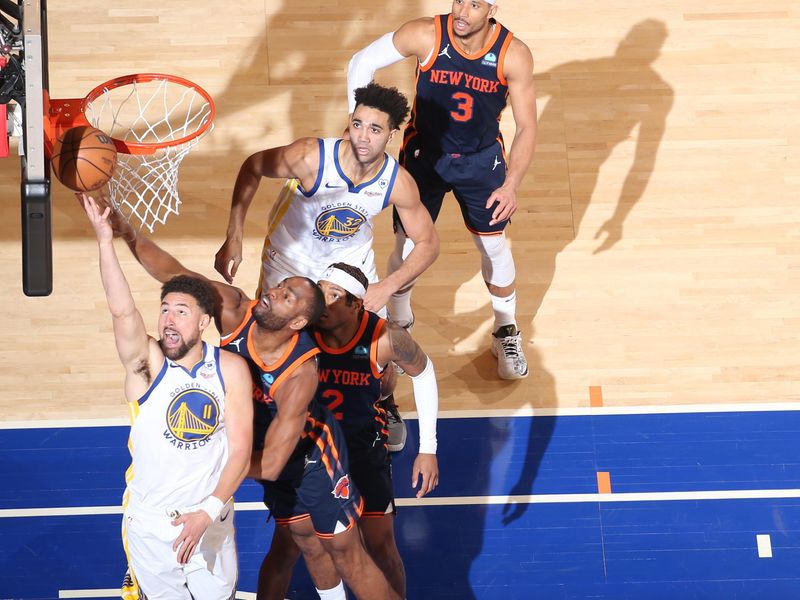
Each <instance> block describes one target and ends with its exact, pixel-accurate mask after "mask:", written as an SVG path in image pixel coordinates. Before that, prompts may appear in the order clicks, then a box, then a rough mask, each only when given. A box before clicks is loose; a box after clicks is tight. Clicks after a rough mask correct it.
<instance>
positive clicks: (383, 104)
mask: <svg viewBox="0 0 800 600" xmlns="http://www.w3.org/2000/svg"><path fill="white" fill-rule="evenodd" d="M355 97H356V106H359V105H363V106H369V107H370V108H376V109H378V110H379V111H381V112H385V113H386V114H387V115H389V126H390V127H391V128H392V129H400V125H401V124H402V123H403V121H405V120H406V117H407V116H408V112H409V110H410V109H409V107H408V99H407V98H406V97H405V96H404V95H403V94H402V93H401V92H400V90H398V89H397V88H396V87H384V86H382V85H380V84H378V83H375V82H374V81H373V82H372V83H369V84H367V85H365V86H364V87H360V88H357V89H356V90H355Z"/></svg>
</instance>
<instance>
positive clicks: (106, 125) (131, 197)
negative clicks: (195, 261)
mask: <svg viewBox="0 0 800 600" xmlns="http://www.w3.org/2000/svg"><path fill="white" fill-rule="evenodd" d="M85 115H86V118H87V120H88V121H89V122H90V123H91V124H92V125H93V126H94V127H97V128H98V129H100V130H102V131H104V132H105V133H107V134H108V135H110V136H111V137H112V138H114V139H117V140H122V141H124V142H127V143H131V142H134V143H139V144H142V143H143V144H160V143H164V142H174V141H175V140H180V139H182V138H185V137H186V136H191V135H192V134H194V133H196V132H197V131H198V130H200V129H202V127H203V126H204V125H205V124H206V123H208V121H209V120H210V119H211V118H212V117H213V108H212V105H211V103H210V102H209V101H208V99H207V98H205V97H204V96H203V95H202V94H201V93H200V92H199V91H198V90H197V89H195V88H194V87H190V86H186V85H184V84H181V83H180V82H175V81H170V80H167V79H154V80H152V81H132V82H131V83H128V84H125V85H122V86H120V87H114V88H111V89H108V88H104V89H103V90H102V93H101V94H100V95H99V96H97V97H96V98H95V99H94V100H92V101H90V102H87V103H86V106H85ZM210 130H211V128H210V127H209V129H208V130H207V131H210ZM207 131H206V132H203V133H201V134H199V135H197V136H194V137H192V138H191V139H189V140H186V141H185V142H183V143H180V144H177V145H172V146H166V147H159V148H157V149H155V150H154V151H151V152H152V153H151V154H126V153H123V152H119V154H118V156H117V166H116V169H115V170H114V175H113V177H112V178H111V180H110V181H109V183H108V195H109V198H110V200H111V202H112V204H113V207H114V209H115V210H117V211H118V212H120V213H121V214H122V215H123V216H124V217H125V218H126V219H127V220H128V221H129V222H131V223H132V224H133V221H132V218H133V217H135V218H136V220H137V221H138V226H139V228H140V229H141V228H142V227H146V228H147V229H148V230H149V231H150V232H151V233H152V231H153V226H154V225H155V224H156V223H162V224H163V223H165V222H166V220H167V217H168V216H169V215H170V214H172V213H175V214H176V215H177V214H178V212H179V209H180V205H181V200H180V197H179V196H178V167H179V166H180V164H181V161H182V160H183V159H184V157H185V156H186V155H187V154H189V152H190V151H191V150H192V148H194V146H195V145H196V144H197V142H198V141H199V140H200V138H201V137H203V135H204V134H205V133H207Z"/></svg>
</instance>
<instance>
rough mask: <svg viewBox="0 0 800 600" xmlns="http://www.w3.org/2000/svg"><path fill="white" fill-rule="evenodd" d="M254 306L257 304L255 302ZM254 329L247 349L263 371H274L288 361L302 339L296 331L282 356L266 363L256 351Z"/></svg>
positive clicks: (248, 340) (249, 335) (251, 330)
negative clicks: (268, 363)
mask: <svg viewBox="0 0 800 600" xmlns="http://www.w3.org/2000/svg"><path fill="white" fill-rule="evenodd" d="M256 302H260V300H256ZM253 306H255V304H254V305H253ZM253 329H255V327H251V328H250V331H248V332H247V349H248V350H249V351H250V357H251V358H252V359H253V362H254V363H256V364H257V365H258V366H259V367H260V368H261V370H262V371H274V370H275V369H277V368H279V367H281V366H282V365H283V363H285V362H286V359H287V358H289V355H290V354H291V353H292V350H294V347H295V346H296V345H297V340H299V339H300V334H299V333H295V334H294V335H293V336H292V338H291V339H290V340H289V344H288V345H287V346H286V349H285V350H284V351H283V354H281V356H280V358H278V360H277V361H275V362H274V363H273V364H271V365H267V364H264V361H263V360H261V357H260V356H259V355H258V352H257V351H256V345H255V342H254V341H253ZM282 375H283V373H281V376H282ZM279 379H280V378H279ZM276 381H277V379H276ZM273 385H274V384H273Z"/></svg>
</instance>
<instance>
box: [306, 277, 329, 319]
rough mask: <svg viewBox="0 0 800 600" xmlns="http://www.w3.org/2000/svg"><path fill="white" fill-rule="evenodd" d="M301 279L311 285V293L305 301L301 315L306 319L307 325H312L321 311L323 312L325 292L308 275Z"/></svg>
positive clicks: (320, 314)
mask: <svg viewBox="0 0 800 600" xmlns="http://www.w3.org/2000/svg"><path fill="white" fill-rule="evenodd" d="M303 279H305V280H306V281H307V282H308V284H309V285H310V286H311V294H312V295H311V298H309V300H308V302H306V305H305V309H304V310H303V312H302V313H301V316H303V317H305V318H306V319H307V320H308V324H309V325H314V324H315V323H316V322H317V321H318V320H319V318H320V317H321V316H322V313H323V312H325V294H323V293H322V288H320V287H319V284H318V283H316V282H315V281H312V280H311V279H309V278H308V277H303Z"/></svg>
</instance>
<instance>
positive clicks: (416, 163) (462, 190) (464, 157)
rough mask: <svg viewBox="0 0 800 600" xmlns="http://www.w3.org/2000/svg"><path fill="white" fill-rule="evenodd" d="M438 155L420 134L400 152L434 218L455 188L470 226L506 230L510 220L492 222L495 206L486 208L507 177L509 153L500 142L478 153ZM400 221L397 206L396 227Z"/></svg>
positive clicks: (479, 229)
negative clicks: (507, 154) (429, 148)
mask: <svg viewBox="0 0 800 600" xmlns="http://www.w3.org/2000/svg"><path fill="white" fill-rule="evenodd" d="M436 155H437V153H436V152H435V151H431V150H428V149H426V147H425V146H423V144H422V143H421V140H420V136H419V135H415V136H413V137H410V138H409V139H407V140H406V142H405V144H404V145H403V149H402V150H401V152H400V163H401V164H402V165H403V166H404V167H405V168H406V170H407V171H408V172H409V173H410V174H411V176H412V177H413V178H414V181H416V182H417V187H418V188H419V195H420V199H421V200H422V204H423V205H424V206H425V208H427V209H428V212H429V213H430V215H431V219H433V221H434V222H436V219H437V218H438V217H439V211H440V210H441V208H442V200H443V199H444V195H445V194H446V193H447V192H449V191H452V192H453V195H454V196H455V197H456V200H457V201H458V205H459V206H460V207H461V216H462V217H463V219H464V224H465V225H466V226H467V229H469V230H470V231H472V232H473V233H477V234H493V233H500V232H501V231H503V230H504V229H505V227H506V225H508V223H510V220H506V221H502V222H500V223H495V224H494V225H489V221H491V220H492V213H493V212H494V209H495V207H494V206H492V207H490V208H486V201H487V200H488V199H489V196H491V195H492V192H494V191H495V190H496V189H497V188H499V187H501V186H502V185H503V183H504V182H505V180H506V161H505V154H504V152H503V147H502V145H501V144H500V142H499V141H498V142H495V143H494V144H492V145H491V146H489V147H488V148H485V149H484V150H481V151H480V152H477V153H475V154H444V155H440V156H438V157H437V156H436ZM398 223H400V219H399V217H398V215H397V210H396V209H395V210H394V225H395V230H397V225H398ZM400 224H401V225H402V223H400Z"/></svg>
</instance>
